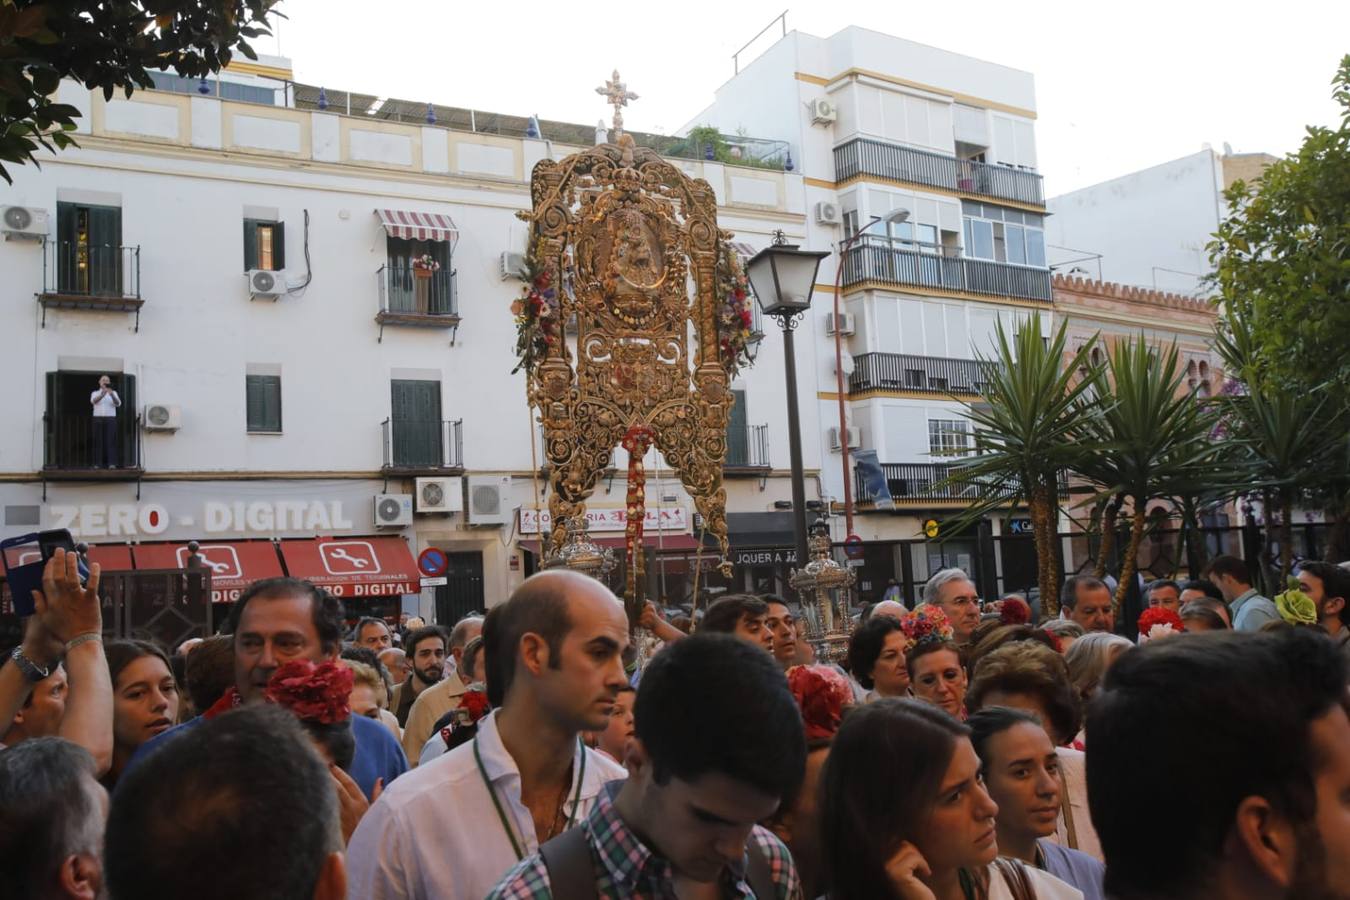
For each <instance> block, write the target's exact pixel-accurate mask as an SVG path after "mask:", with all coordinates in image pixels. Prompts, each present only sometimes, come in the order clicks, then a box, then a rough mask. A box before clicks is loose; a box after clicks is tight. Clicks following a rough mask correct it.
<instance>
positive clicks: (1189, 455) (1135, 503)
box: [1074, 335, 1217, 614]
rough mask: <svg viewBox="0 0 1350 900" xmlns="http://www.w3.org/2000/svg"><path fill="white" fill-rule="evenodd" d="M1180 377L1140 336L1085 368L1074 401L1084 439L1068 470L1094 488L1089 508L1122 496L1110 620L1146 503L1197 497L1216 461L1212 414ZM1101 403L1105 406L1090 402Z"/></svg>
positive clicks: (1174, 362)
mask: <svg viewBox="0 0 1350 900" xmlns="http://www.w3.org/2000/svg"><path fill="white" fill-rule="evenodd" d="M1184 377H1185V372H1184V370H1183V369H1182V367H1181V364H1180V362H1179V357H1178V354H1177V348H1176V345H1175V344H1173V345H1172V346H1170V347H1168V348H1167V349H1165V350H1163V351H1162V352H1158V351H1156V350H1154V349H1153V348H1152V347H1150V346H1149V344H1148V343H1147V342H1146V341H1145V340H1144V337H1143V335H1140V336H1139V337H1137V338H1133V339H1130V340H1120V341H1116V342H1115V343H1114V345H1113V346H1112V347H1111V348H1110V349H1109V351H1108V353H1107V359H1106V364H1105V365H1103V366H1096V367H1093V369H1091V370H1090V372H1089V374H1088V377H1087V378H1086V379H1084V381H1085V383H1087V384H1090V385H1092V390H1090V391H1087V392H1085V393H1084V394H1083V395H1082V396H1081V397H1080V399H1079V400H1078V402H1076V403H1075V413H1076V415H1077V417H1078V424H1077V427H1078V428H1079V429H1080V431H1081V433H1082V434H1083V435H1084V436H1085V438H1086V440H1085V441H1084V450H1083V452H1082V453H1081V454H1080V456H1079V459H1078V464H1077V465H1076V466H1075V468H1074V471H1075V472H1077V473H1078V474H1079V475H1082V476H1083V477H1084V478H1086V479H1088V480H1089V481H1090V482H1092V483H1093V485H1095V486H1096V487H1097V489H1098V493H1097V495H1096V497H1095V498H1094V500H1095V502H1099V503H1102V502H1105V503H1108V504H1110V503H1113V502H1116V501H1117V500H1118V499H1119V498H1124V499H1126V500H1128V502H1129V504H1130V537H1129V542H1128V544H1127V546H1126V548H1125V553H1124V557H1123V559H1122V560H1121V567H1120V583H1119V585H1118V587H1117V588H1116V596H1115V602H1114V606H1115V609H1116V612H1117V614H1119V611H1120V605H1121V603H1123V602H1124V599H1125V593H1126V591H1127V590H1128V589H1129V585H1130V582H1131V580H1132V579H1133V578H1134V577H1135V572H1136V569H1137V566H1138V554H1139V544H1140V541H1141V540H1142V539H1143V536H1144V526H1145V523H1146V521H1147V512H1148V502H1149V501H1150V500H1154V499H1158V498H1163V497H1170V496H1173V495H1175V494H1178V493H1186V494H1191V493H1195V492H1198V491H1199V490H1200V487H1201V486H1202V485H1203V484H1204V482H1205V479H1206V477H1207V475H1206V472H1207V470H1208V468H1209V467H1211V466H1212V465H1213V464H1214V462H1215V460H1216V453H1217V451H1216V445H1215V444H1214V442H1212V441H1210V440H1209V436H1210V433H1211V432H1212V431H1213V428H1214V418H1213V415H1212V414H1211V413H1210V412H1208V411H1207V410H1206V409H1205V407H1204V406H1203V405H1201V404H1200V403H1198V402H1197V401H1196V397H1195V396H1194V392H1188V391H1185V390H1183V389H1182V385H1183V379H1184ZM1088 397H1092V398H1093V399H1092V402H1088V401H1087V399H1086V398H1088ZM1104 397H1110V398H1111V402H1109V403H1101V402H1097V398H1104ZM1119 508H1120V507H1117V509H1119ZM1108 511H1109V508H1108ZM1103 539H1104V541H1105V535H1103Z"/></svg>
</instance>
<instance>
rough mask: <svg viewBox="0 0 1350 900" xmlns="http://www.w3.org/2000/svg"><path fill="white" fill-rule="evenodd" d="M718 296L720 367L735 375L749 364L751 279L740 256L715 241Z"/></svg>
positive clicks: (725, 245)
mask: <svg viewBox="0 0 1350 900" xmlns="http://www.w3.org/2000/svg"><path fill="white" fill-rule="evenodd" d="M717 296H718V297H720V298H722V300H721V305H720V306H718V309H717V344H718V350H719V351H720V352H721V355H722V367H723V368H724V369H726V370H727V375H728V376H731V377H735V375H736V373H737V372H739V371H740V370H741V369H742V368H744V367H746V366H748V365H750V344H751V339H752V338H753V337H754V323H755V317H754V313H753V312H752V311H751V308H750V307H751V304H752V303H754V298H753V297H751V295H750V282H749V280H748V279H747V278H746V277H745V270H744V269H743V268H742V267H741V260H740V257H739V256H737V255H736V251H734V250H732V249H731V246H730V245H729V244H727V243H726V241H722V242H720V243H719V244H718V256H717Z"/></svg>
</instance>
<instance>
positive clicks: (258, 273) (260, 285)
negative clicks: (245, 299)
mask: <svg viewBox="0 0 1350 900" xmlns="http://www.w3.org/2000/svg"><path fill="white" fill-rule="evenodd" d="M248 293H249V296H250V297H270V298H271V299H273V300H275V299H276V298H277V297H279V296H281V295H282V294H284V293H286V285H284V284H283V283H282V281H281V273H280V272H272V271H269V270H267V269H250V270H249V271H248Z"/></svg>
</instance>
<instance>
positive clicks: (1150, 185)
mask: <svg viewBox="0 0 1350 900" xmlns="http://www.w3.org/2000/svg"><path fill="white" fill-rule="evenodd" d="M1222 172H1223V170H1222V167H1221V166H1220V164H1219V157H1218V154H1216V153H1215V152H1214V151H1212V150H1202V151H1200V152H1199V153H1194V154H1191V155H1190V156H1184V157H1182V158H1181V159H1176V160H1172V161H1171V162H1167V163H1163V164H1162V165H1158V166H1153V167H1152V168H1148V169H1144V170H1142V171H1139V172H1133V173H1131V174H1129V175H1124V176H1122V177H1120V178H1114V179H1112V180H1111V181H1105V182H1102V183H1101V184H1096V185H1092V186H1091V187H1086V188H1083V189H1081V190H1077V191H1073V192H1071V193H1068V194H1063V195H1061V196H1059V197H1054V198H1052V199H1051V200H1050V201H1049V203H1048V204H1047V205H1048V207H1049V211H1050V216H1049V217H1048V218H1047V220H1046V226H1045V231H1046V234H1045V237H1046V243H1047V244H1050V245H1054V247H1052V248H1051V249H1050V250H1049V252H1050V253H1051V254H1052V255H1051V257H1050V261H1051V263H1052V264H1058V263H1063V262H1065V261H1066V260H1069V259H1073V258H1078V257H1083V256H1086V255H1087V254H1091V253H1100V254H1102V259H1101V278H1102V279H1103V280H1105V281H1114V282H1119V283H1121V284H1132V285H1140V286H1143V287H1155V288H1159V289H1161V290H1166V291H1174V292H1178V293H1193V292H1195V291H1197V290H1199V289H1200V287H1201V286H1200V284H1199V278H1200V277H1201V276H1203V275H1204V274H1206V273H1207V272H1208V271H1209V268H1210V266H1209V259H1208V255H1207V253H1206V252H1205V245H1206V244H1207V243H1208V242H1209V240H1210V235H1212V234H1213V233H1214V231H1215V230H1216V229H1217V228H1218V226H1219V217H1220V215H1222V208H1221V204H1222V202H1223V198H1222V178H1223V175H1222ZM1060 248H1069V249H1060ZM1077 265H1080V266H1082V267H1083V268H1084V269H1085V270H1086V271H1087V272H1089V273H1090V274H1091V275H1092V276H1093V277H1096V276H1097V268H1096V264H1095V262H1093V261H1087V262H1081V263H1077Z"/></svg>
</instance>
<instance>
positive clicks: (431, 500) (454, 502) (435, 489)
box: [417, 478, 464, 515]
mask: <svg viewBox="0 0 1350 900" xmlns="http://www.w3.org/2000/svg"><path fill="white" fill-rule="evenodd" d="M462 509H464V482H463V481H462V480H461V479H459V478H419V479H417V512H418V514H419V515H420V514H423V513H453V512H459V511H460V510H462Z"/></svg>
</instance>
